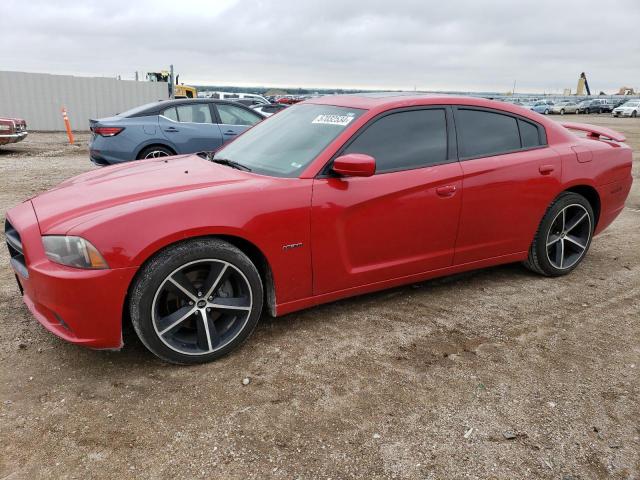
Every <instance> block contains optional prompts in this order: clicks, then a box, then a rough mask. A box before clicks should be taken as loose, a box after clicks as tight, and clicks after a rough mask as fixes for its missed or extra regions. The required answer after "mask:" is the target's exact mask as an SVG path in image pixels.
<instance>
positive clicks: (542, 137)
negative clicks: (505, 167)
mask: <svg viewBox="0 0 640 480" xmlns="http://www.w3.org/2000/svg"><path fill="white" fill-rule="evenodd" d="M451 107H452V110H453V119H454V123H456V140H457V144H458V146H460V145H462V135H461V131H460V129H459V128H458V125H457V120H456V112H457V111H458V110H476V111H482V112H487V113H496V114H499V115H505V116H507V117H511V118H513V119H515V120H516V126H517V128H518V136H519V137H520V148H517V149H515V150H507V151H503V152H493V153H485V154H482V155H473V156H469V157H463V156H461V155H459V156H458V160H459V161H461V162H464V161H467V160H476V159H479V158H489V157H497V156H500V155H508V154H510V153H518V152H527V151H529V150H539V149H541V148H547V147H548V146H549V144H548V142H547V131H546V130H545V128H544V126H543V125H541V124H540V123H538V122H536V121H535V120H531V119H530V118H527V117H524V116H522V115H518V114H516V113H511V112H507V111H505V110H498V109H497V108H488V107H479V106H476V105H452V106H451ZM519 120H521V121H524V122H528V123H530V124H531V125H533V126H534V127H536V128H537V129H538V139H539V141H540V145H536V146H534V147H523V146H522V133H521V132H520V123H519Z"/></svg>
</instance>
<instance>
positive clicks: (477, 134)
mask: <svg viewBox="0 0 640 480" xmlns="http://www.w3.org/2000/svg"><path fill="white" fill-rule="evenodd" d="M456 127H457V128H458V130H459V133H460V135H459V137H461V138H460V139H459V140H458V142H459V145H458V148H459V149H460V156H461V157H463V158H471V157H486V156H490V155H499V154H501V153H506V152H512V151H514V150H519V149H520V133H519V131H518V123H517V120H516V119H515V118H514V117H511V116H509V115H503V114H501V113H493V112H487V111H484V110H470V109H465V108H458V110H457V112H456ZM460 140H461V141H460Z"/></svg>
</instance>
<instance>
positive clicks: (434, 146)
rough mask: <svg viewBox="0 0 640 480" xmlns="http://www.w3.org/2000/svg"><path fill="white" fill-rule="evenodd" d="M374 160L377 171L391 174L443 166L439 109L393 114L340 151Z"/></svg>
mask: <svg viewBox="0 0 640 480" xmlns="http://www.w3.org/2000/svg"><path fill="white" fill-rule="evenodd" d="M346 153H364V154H366V155H371V156H372V157H374V158H375V159H376V172H377V173H384V172H393V171H398V170H409V169H413V168H421V167H425V166H428V165H434V164H439V163H444V162H446V160H447V120H446V115H445V110H444V109H441V108H437V109H427V110H410V111H405V112H398V113H392V114H389V115H385V116H384V117H382V118H380V119H378V120H376V121H375V122H374V123H372V124H371V125H369V126H368V127H366V129H365V130H364V131H363V132H362V133H361V134H360V135H358V136H357V137H356V138H355V140H354V141H353V142H351V144H350V145H349V146H348V147H347V148H346V149H345V150H344V151H343V154H346Z"/></svg>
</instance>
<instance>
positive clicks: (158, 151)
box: [137, 145, 175, 160]
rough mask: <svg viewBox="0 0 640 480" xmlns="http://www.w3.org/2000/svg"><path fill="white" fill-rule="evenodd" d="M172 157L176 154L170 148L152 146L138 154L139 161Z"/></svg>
mask: <svg viewBox="0 0 640 480" xmlns="http://www.w3.org/2000/svg"><path fill="white" fill-rule="evenodd" d="M172 155H175V152H174V151H172V150H170V149H169V148H167V147H163V146H161V145H152V146H150V147H147V148H145V149H144V150H142V151H141V152H140V153H139V154H138V158H137V160H142V159H147V158H160V157H170V156H172Z"/></svg>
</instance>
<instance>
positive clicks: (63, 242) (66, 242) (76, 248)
mask: <svg viewBox="0 0 640 480" xmlns="http://www.w3.org/2000/svg"><path fill="white" fill-rule="evenodd" d="M42 244H43V245H44V251H45V253H46V254H47V257H49V260H51V261H52V262H56V263H60V264H62V265H67V266H69V267H76V268H91V269H104V268H109V265H107V262H105V261H104V258H102V255H100V252H98V250H97V249H96V247H94V246H93V245H91V243H89V242H88V241H87V240H85V239H84V238H80V237H67V236H63V235H45V236H44V237H42Z"/></svg>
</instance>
